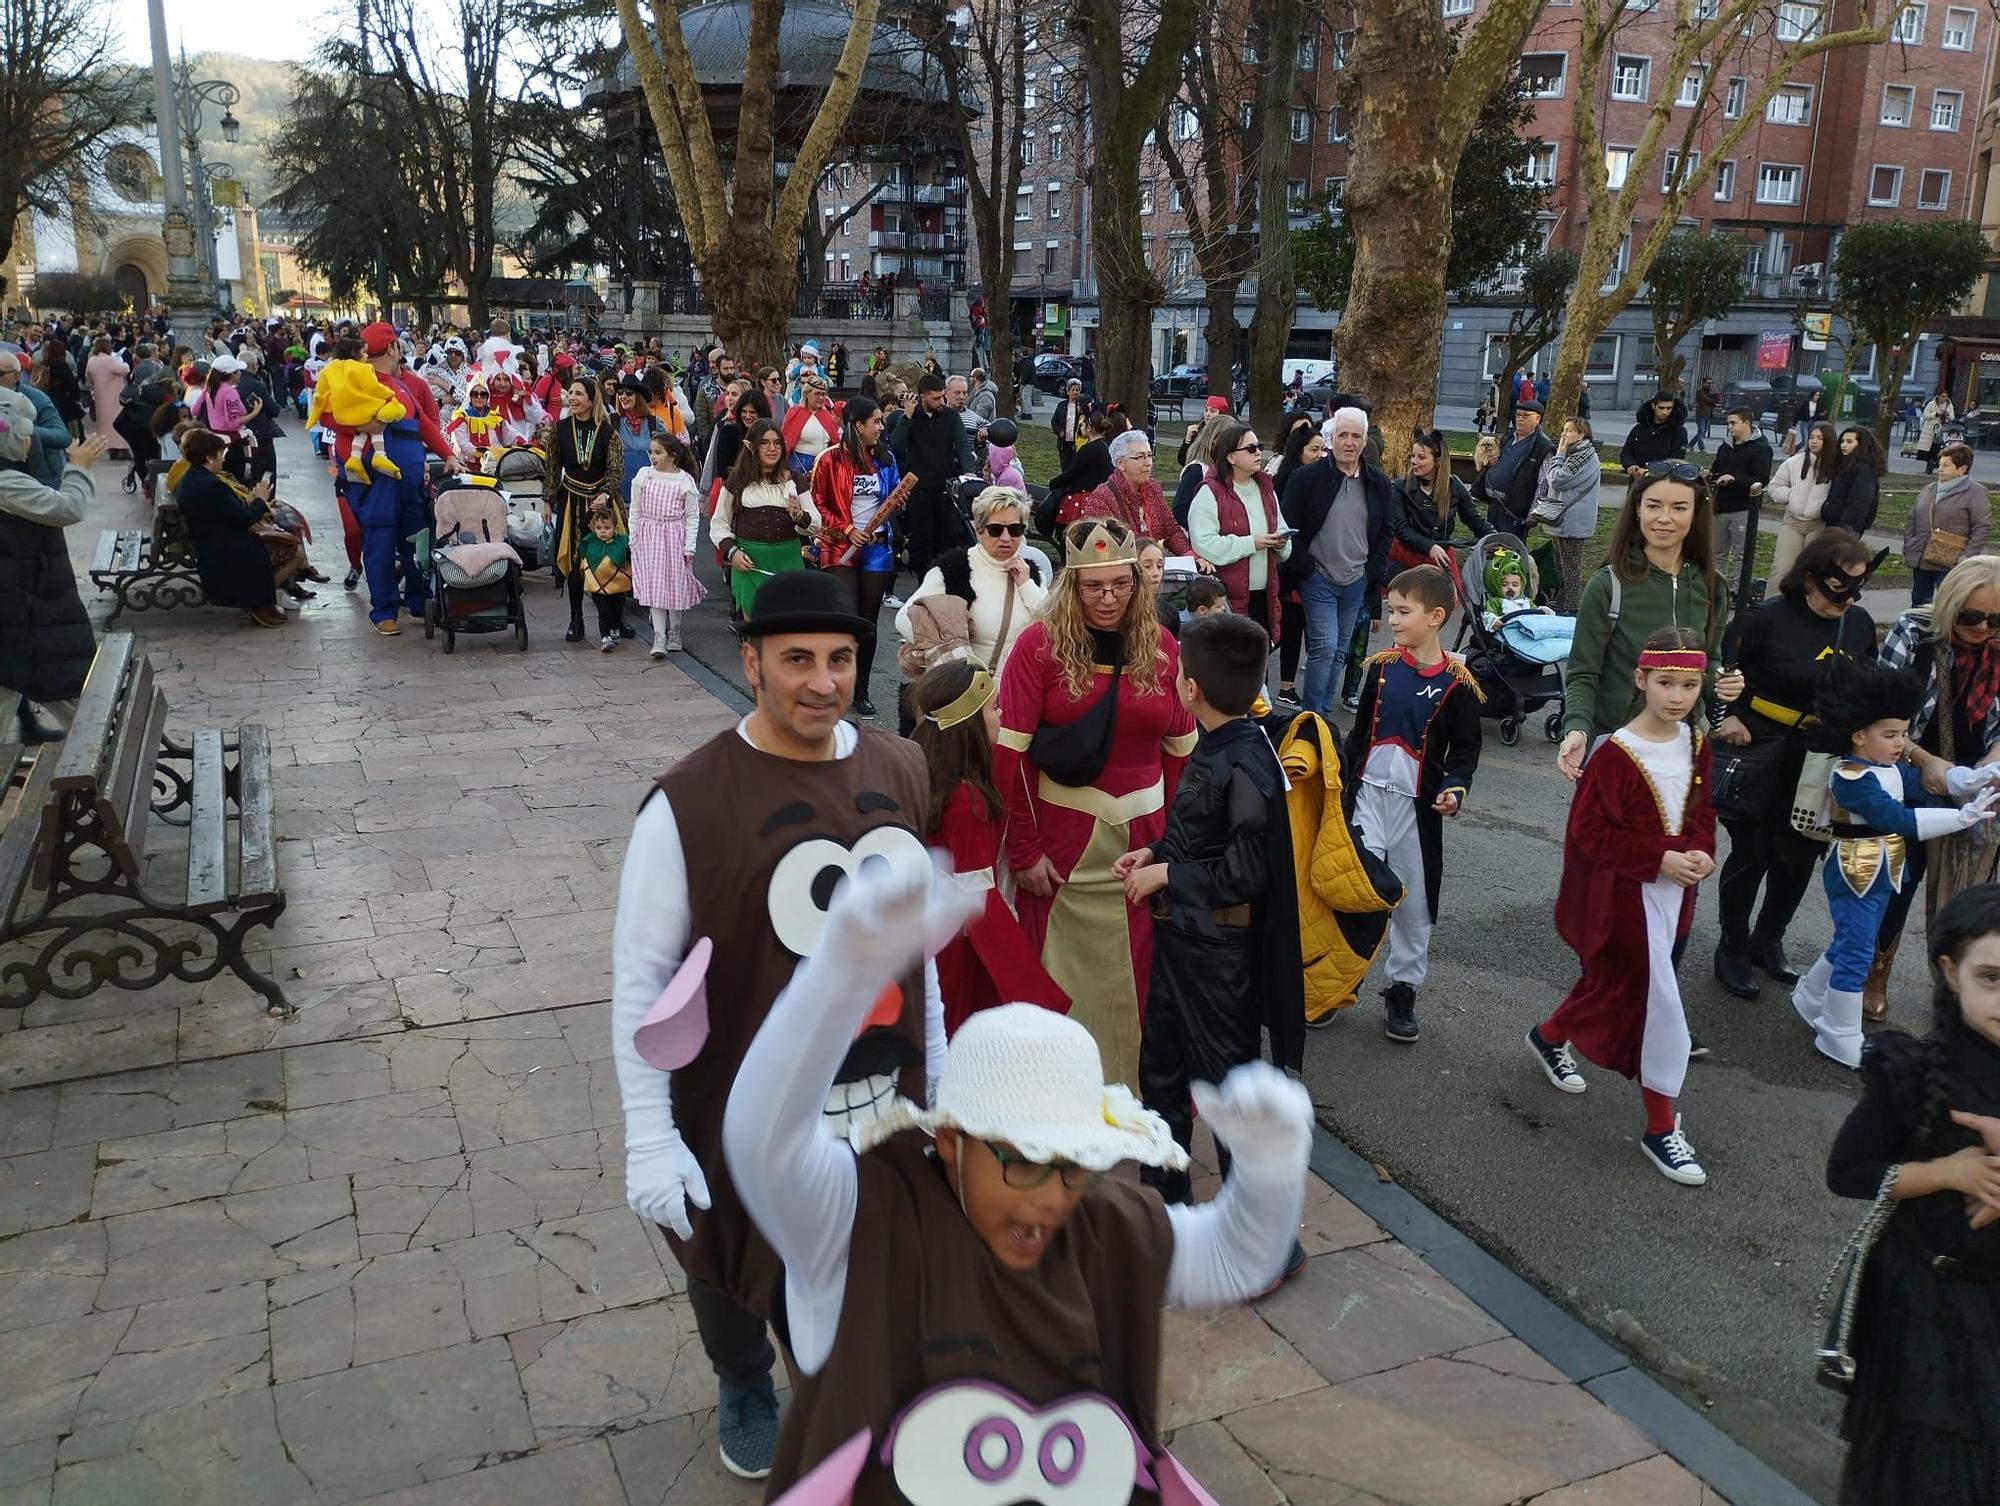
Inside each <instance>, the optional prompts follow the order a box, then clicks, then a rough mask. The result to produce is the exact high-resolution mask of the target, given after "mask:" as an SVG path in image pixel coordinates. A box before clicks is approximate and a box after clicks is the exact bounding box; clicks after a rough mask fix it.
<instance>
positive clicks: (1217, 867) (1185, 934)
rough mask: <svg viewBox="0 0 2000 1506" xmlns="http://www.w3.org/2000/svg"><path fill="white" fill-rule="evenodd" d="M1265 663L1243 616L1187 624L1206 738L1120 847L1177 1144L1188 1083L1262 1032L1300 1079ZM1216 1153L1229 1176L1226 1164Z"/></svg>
mask: <svg viewBox="0 0 2000 1506" xmlns="http://www.w3.org/2000/svg"><path fill="white" fill-rule="evenodd" d="M1270 657H1271V639H1270V635H1269V634H1268V633H1266V632H1265V631H1264V629H1263V628H1262V627H1260V626H1258V625H1257V624H1256V623H1255V622H1253V621H1251V620H1250V619H1249V618H1248V617H1240V616H1237V615H1235V614H1234V613H1216V614H1214V615H1212V616H1204V617H1197V618H1196V619H1194V621H1192V622H1191V623H1189V624H1188V626H1187V627H1186V628H1185V629H1183V630H1182V634H1181V672H1180V682H1179V686H1178V689H1179V691H1180V697H1181V701H1182V703H1183V704H1184V705H1185V706H1186V707H1187V708H1188V709H1189V710H1190V711H1192V712H1193V713H1194V716H1195V720H1196V721H1198V722H1199V723H1200V724H1201V741H1200V742H1199V743H1198V744H1197V745H1196V747H1195V750H1194V754H1193V756H1192V757H1190V758H1189V759H1188V762H1187V766H1186V768H1184V769H1183V770H1182V771H1181V779H1180V787H1179V789H1178V790H1177V791H1176V792H1175V795H1174V803H1173V808H1172V810H1171V811H1170V812H1169V813H1168V816H1167V829H1166V832H1165V834H1164V835H1163V836H1162V837H1161V838H1160V842H1159V846H1158V847H1156V848H1149V847H1142V848H1140V849H1139V850H1138V851H1136V852H1128V853H1126V854H1125V855H1124V856H1123V857H1121V858H1119V859H1118V861H1117V862H1116V863H1114V864H1113V865H1112V869H1111V871H1112V873H1113V874H1114V875H1115V876H1116V877H1119V878H1122V879H1123V880H1124V881H1125V893H1126V897H1127V898H1128V899H1130V900H1131V901H1132V903H1134V904H1138V903H1141V902H1143V901H1147V900H1150V901H1151V903H1152V910H1153V975H1152V983H1151V986H1150V988H1149V989H1148V992H1147V995H1146V1019H1145V1024H1144V1027H1143V1029H1142V1031H1141V1034H1140V1039H1139V1094H1140V1097H1141V1098H1142V1099H1143V1100H1144V1101H1145V1104H1146V1106H1147V1107H1148V1108H1150V1109H1152V1110H1153V1111H1154V1112H1155V1113H1157V1114H1159V1115H1160V1117H1161V1118H1163V1119H1165V1120H1166V1122H1167V1124H1168V1126H1169V1127H1170V1128H1171V1129H1172V1131H1173V1136H1174V1139H1175V1140H1177V1141H1178V1142H1179V1143H1180V1144H1181V1145H1182V1146H1183V1147H1185V1146H1186V1145H1187V1144H1188V1143H1189V1141H1190V1140H1191V1139H1192V1137H1193V1133H1194V1113H1193V1102H1192V1099H1191V1097H1190V1095H1189V1086H1188V1085H1189V1084H1190V1083H1192V1082H1219V1081H1221V1080H1222V1077H1223V1076H1224V1074H1226V1073H1227V1072H1228V1071H1229V1069H1230V1068H1231V1067H1234V1066H1237V1065H1239V1064H1241V1063H1243V1062H1249V1061H1256V1060H1257V1059H1258V1058H1259V1056H1260V1055H1261V1041H1260V1032H1262V1031H1264V1030H1269V1031H1270V1034H1271V1060H1272V1061H1273V1062H1275V1063H1276V1064H1277V1065H1278V1066H1280V1067H1283V1068H1286V1069H1288V1070H1290V1071H1292V1072H1297V1071H1298V1070H1299V1065H1300V1061H1301V1059H1302V1057H1303V1054H1304V1044H1305V980H1304V968H1303V965H1302V963H1301V960H1300V953H1299V909H1298V894H1297V891H1296V890H1295V889H1294V887H1293V878H1292V830H1291V822H1290V820H1289V819H1288V817H1287V815H1286V810H1285V775H1284V771H1283V769H1281V768H1280V767H1279V764H1278V755H1277V753H1276V751H1275V750H1273V748H1272V747H1271V743H1270V739H1268V738H1267V737H1266V736H1265V735H1264V732H1263V730H1262V729H1261V728H1260V727H1259V726H1258V725H1257V723H1256V722H1255V721H1254V720H1252V718H1251V715H1250V709H1251V706H1252V703H1253V702H1254V701H1255V700H1256V698H1257V695H1258V693H1259V691H1260V690H1261V689H1262V686H1263V682H1264V671H1265V668H1266V666H1267V665H1268V664H1269V662H1270ZM1218 1154H1219V1155H1220V1157H1221V1161H1222V1170H1223V1172H1224V1173H1225V1174H1227V1172H1228V1169H1229V1165H1228V1156H1227V1154H1226V1153H1225V1152H1220V1151H1218ZM1144 1176H1145V1177H1146V1179H1147V1180H1148V1181H1149V1182H1151V1183H1152V1185H1154V1186H1156V1187H1158V1188H1159V1190H1160V1195H1161V1196H1162V1197H1164V1198H1165V1199H1166V1200H1167V1201H1168V1202H1170V1203H1172V1202H1186V1201H1188V1198H1189V1192H1190V1187H1189V1177H1188V1173H1187V1172H1186V1171H1166V1170H1148V1171H1146V1172H1145V1173H1144ZM1294 1253H1295V1255H1296V1254H1297V1252H1296V1251H1295V1252H1294ZM1287 1274H1289V1268H1288V1271H1287Z"/></svg>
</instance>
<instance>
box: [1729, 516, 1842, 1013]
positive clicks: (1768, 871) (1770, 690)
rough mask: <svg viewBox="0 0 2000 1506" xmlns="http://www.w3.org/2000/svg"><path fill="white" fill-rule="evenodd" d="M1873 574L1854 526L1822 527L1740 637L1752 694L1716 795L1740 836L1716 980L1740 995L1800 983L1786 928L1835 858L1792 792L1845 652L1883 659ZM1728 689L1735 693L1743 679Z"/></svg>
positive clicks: (1735, 724)
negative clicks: (1866, 594) (1868, 606)
mask: <svg viewBox="0 0 2000 1506" xmlns="http://www.w3.org/2000/svg"><path fill="white" fill-rule="evenodd" d="M1869 568H1870V566H1869V559H1868V547H1867V546H1866V545H1865V544H1863V543H1862V542H1861V540H1860V539H1858V538H1856V537H1855V536H1854V535H1853V534H1851V533H1849V532H1847V530H1846V529H1844V528H1827V529H1822V530H1821V531H1820V532H1818V533H1816V534H1814V535H1813V537H1812V538H1811V540H1810V541H1809V542H1808V543H1807V544H1806V545H1805V547H1804V548H1803V549H1802V550H1800V551H1799V554H1798V558H1797V560H1796V561H1795V562H1794V564H1793V566H1792V568H1791V569H1790V570H1789V571H1787V572H1786V574H1785V577H1784V579H1783V580H1782V581H1780V582H1779V584H1778V591H1777V594H1776V595H1775V596H1772V597H1771V598H1769V599H1768V600H1766V601H1763V602H1761V603H1759V604H1758V605H1757V606H1755V607H1752V608H1751V609H1749V610H1748V611H1746V612H1745V613H1744V614H1743V615H1742V617H1741V618H1740V619H1739V620H1738V621H1737V622H1736V624H1735V625H1734V627H1733V628H1732V630H1731V643H1730V646H1729V650H1728V654H1727V658H1728V661H1729V662H1730V663H1731V664H1733V665H1735V666H1736V668H1737V669H1738V670H1739V671H1740V672H1741V676H1742V680H1743V686H1742V689H1741V691H1740V692H1739V693H1737V694H1736V695H1734V696H1733V697H1732V698H1731V699H1730V700H1729V701H1728V703H1727V709H1728V715H1726V716H1724V717H1723V719H1722V721H1721V722H1720V723H1719V724H1718V725H1717V727H1716V729H1715V741H1716V748H1715V772H1714V778H1713V780H1712V782H1711V789H1710V791H1709V797H1710V800H1711V802H1712V803H1713V804H1714V806H1715V808H1716V813H1717V814H1718V815H1719V816H1720V817H1721V818H1722V825H1723V829H1724V830H1726V831H1727V832H1728V833H1729V860H1728V861H1727V862H1726V863H1724V864H1723V865H1722V877H1721V881H1720V883H1719V885H1718V886H1717V890H1716V894H1717V898H1718V899H1719V901H1720V906H1719V918H1720V920H1721V926H1722V940H1721V942H1720V944H1719V945H1717V947H1716V949H1715V976H1716V980H1717V981H1718V982H1720V983H1721V984H1722V986H1723V988H1724V989H1725V990H1727V991H1728V992H1729V993H1732V994H1734V995H1735V996H1736V997H1737V998H1739V999H1754V998H1756V997H1757V979H1756V976H1755V973H1756V972H1761V973H1762V974H1764V976H1765V977H1767V978H1769V979H1770V980H1771V981H1772V982H1773V983H1778V984H1782V985H1784V986H1786V987H1788V988H1789V987H1790V986H1791V985H1792V984H1794V983H1796V982H1798V979H1799V975H1798V973H1797V972H1796V971H1795V970H1794V969H1793V967H1792V965H1791V963H1790V962H1789V961H1787V960H1786V957H1785V928H1786V927H1787V926H1789V925H1790V924H1791V923H1792V917H1793V916H1794V915H1795V914H1797V913H1798V908H1799V902H1800V901H1801V900H1803V899H1804V898H1805V895H1806V890H1807V888H1808V887H1809V886H1810V885H1811V883H1812V878H1813V870H1814V868H1815V867H1817V866H1818V863H1819V860H1820V858H1821V857H1823V856H1824V855H1825V852H1826V848H1825V847H1824V846H1823V845H1822V844H1821V843H1818V842H1815V841H1813V840H1812V839H1811V838H1810V837H1805V836H1801V835H1800V834H1799V833H1798V832H1796V831H1794V830H1793V829H1792V793H1793V791H1794V790H1796V789H1797V788H1798V783H1799V770H1800V769H1801V768H1802V767H1803V766H1804V763H1805V755H1806V746H1805V742H1804V740H1803V739H1802V738H1801V736H1800V733H1799V726H1800V723H1801V722H1803V721H1804V719H1805V715H1806V713H1807V712H1808V711H1810V710H1811V709H1812V704H1813V699H1814V697H1815V696H1817V695H1818V694H1819V687H1820V683H1821V681H1822V680H1823V679H1824V678H1825V677H1826V670H1827V666H1828V665H1830V664H1832V663H1833V662H1834V658H1835V656H1837V655H1841V656H1847V657H1853V658H1867V657H1870V656H1871V654H1872V652H1873V649H1874V644H1875V623H1874V620H1873V619H1872V618H1870V617H1869V615H1868V613H1867V611H1866V610H1865V609H1863V608H1862V607H1861V606H1860V605H1858V603H1859V602H1860V600H1861V593H1862V592H1863V591H1864V590H1865V589H1866V588H1867V584H1868V574H1869ZM1723 689H1724V690H1733V689H1735V681H1734V680H1733V679H1732V680H1728V681H1725V682H1724V685H1723ZM1759 889H1762V891H1763V895H1764V904H1763V908H1762V909H1761V910H1759V909H1758V908H1757V893H1758V890H1759ZM1753 911H1755V912H1756V923H1755V924H1754V925H1753V924H1752V923H1751V913H1752V912H1753ZM1752 969H1755V972H1753V971H1752Z"/></svg>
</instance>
